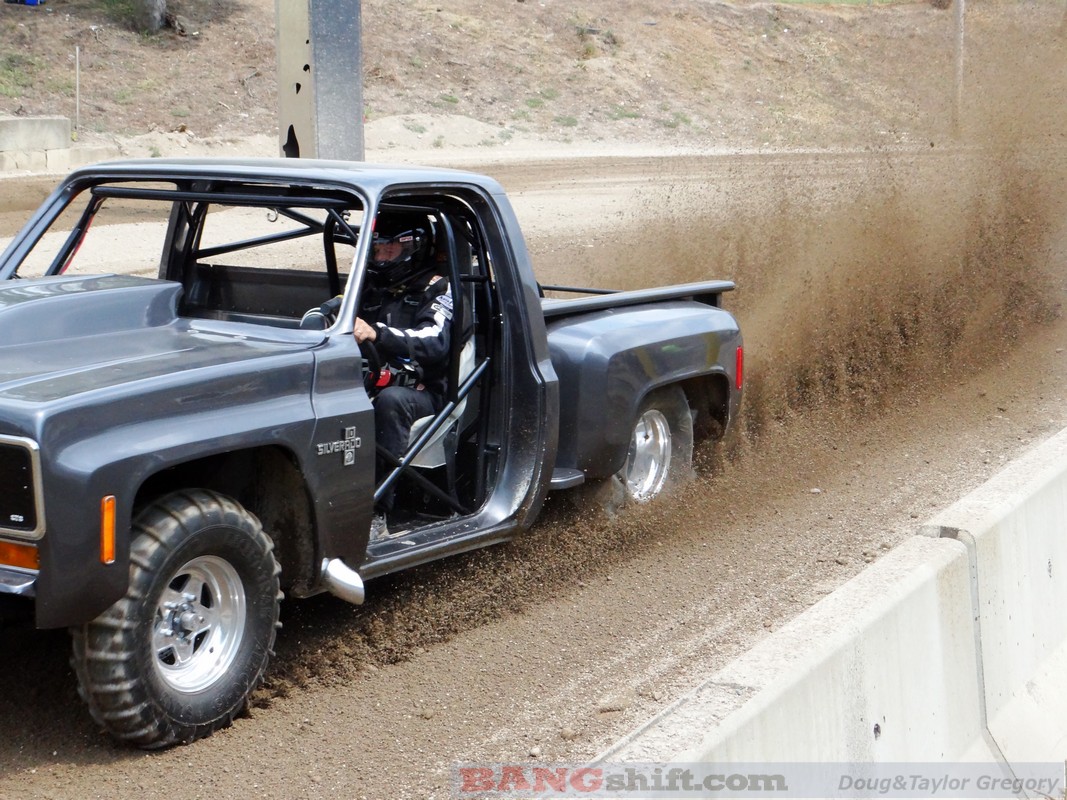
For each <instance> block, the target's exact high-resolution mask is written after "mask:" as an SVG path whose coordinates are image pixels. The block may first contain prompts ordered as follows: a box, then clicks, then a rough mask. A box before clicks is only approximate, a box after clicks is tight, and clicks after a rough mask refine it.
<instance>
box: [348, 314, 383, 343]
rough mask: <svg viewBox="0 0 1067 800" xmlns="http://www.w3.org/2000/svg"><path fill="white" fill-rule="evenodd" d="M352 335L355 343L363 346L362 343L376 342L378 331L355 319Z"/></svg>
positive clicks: (363, 321) (361, 320)
mask: <svg viewBox="0 0 1067 800" xmlns="http://www.w3.org/2000/svg"><path fill="white" fill-rule="evenodd" d="M352 335H353V336H355V337H356V341H357V342H359V343H360V344H363V343H364V342H368V341H369V342H373V341H375V340H377V338H378V330H377V328H375V327H374V326H373V325H369V324H368V323H367V322H366V321H365V320H363V319H361V318H360V317H356V324H355V326H354V327H353V328H352Z"/></svg>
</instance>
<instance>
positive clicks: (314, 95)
mask: <svg viewBox="0 0 1067 800" xmlns="http://www.w3.org/2000/svg"><path fill="white" fill-rule="evenodd" d="M360 12H361V8H360V0H275V19H276V28H277V39H278V139H279V145H280V149H281V153H282V154H283V155H285V156H289V157H293V158H330V159H341V160H346V161H362V160H363V159H364V142H363V43H362V36H363V31H362V25H361V21H360Z"/></svg>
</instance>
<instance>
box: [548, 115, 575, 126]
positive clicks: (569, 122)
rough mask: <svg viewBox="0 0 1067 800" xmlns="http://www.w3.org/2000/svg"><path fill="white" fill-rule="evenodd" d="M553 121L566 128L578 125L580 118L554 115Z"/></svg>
mask: <svg viewBox="0 0 1067 800" xmlns="http://www.w3.org/2000/svg"><path fill="white" fill-rule="evenodd" d="M552 121H553V122H555V123H556V124H557V125H559V126H561V127H564V128H574V127H576V126H577V125H578V120H577V119H576V118H575V117H571V116H561V117H553V118H552Z"/></svg>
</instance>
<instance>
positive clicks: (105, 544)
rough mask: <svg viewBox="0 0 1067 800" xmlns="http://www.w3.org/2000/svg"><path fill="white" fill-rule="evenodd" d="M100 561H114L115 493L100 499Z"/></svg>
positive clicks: (110, 562) (103, 562)
mask: <svg viewBox="0 0 1067 800" xmlns="http://www.w3.org/2000/svg"><path fill="white" fill-rule="evenodd" d="M100 563H102V564H114V563H115V495H113V494H109V495H108V496H107V497H105V498H103V499H101V500H100Z"/></svg>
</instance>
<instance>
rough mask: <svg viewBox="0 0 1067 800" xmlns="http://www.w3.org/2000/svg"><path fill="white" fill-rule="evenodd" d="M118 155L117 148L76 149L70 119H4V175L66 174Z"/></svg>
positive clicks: (0, 146) (0, 151) (0, 133)
mask: <svg viewBox="0 0 1067 800" xmlns="http://www.w3.org/2000/svg"><path fill="white" fill-rule="evenodd" d="M115 155H116V152H115V149H114V148H109V147H102V146H96V147H84V146H73V143H72V141H71V127H70V120H69V119H67V118H66V117H0V172H16V171H17V172H51V173H65V172H68V171H70V170H71V169H74V168H75V167H80V166H84V165H85V164H91V163H93V162H94V161H101V160H103V159H106V158H114V157H115Z"/></svg>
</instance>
